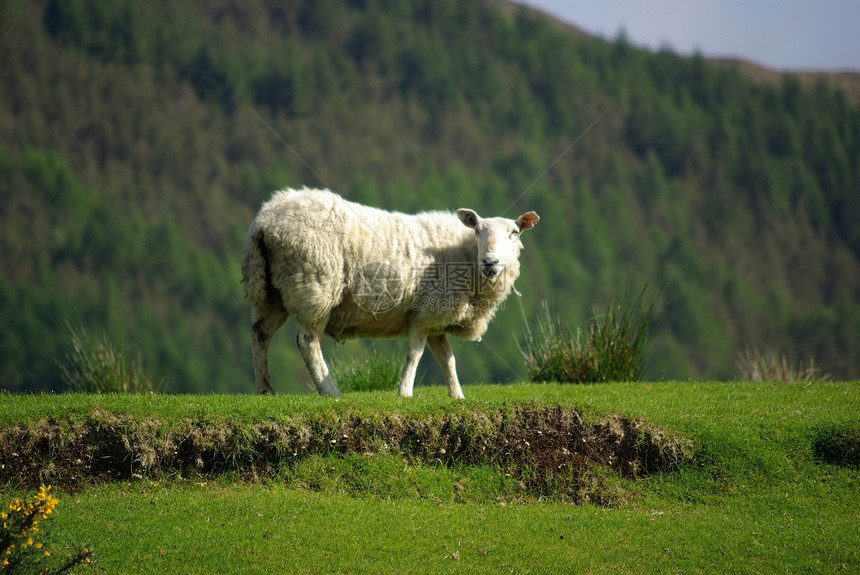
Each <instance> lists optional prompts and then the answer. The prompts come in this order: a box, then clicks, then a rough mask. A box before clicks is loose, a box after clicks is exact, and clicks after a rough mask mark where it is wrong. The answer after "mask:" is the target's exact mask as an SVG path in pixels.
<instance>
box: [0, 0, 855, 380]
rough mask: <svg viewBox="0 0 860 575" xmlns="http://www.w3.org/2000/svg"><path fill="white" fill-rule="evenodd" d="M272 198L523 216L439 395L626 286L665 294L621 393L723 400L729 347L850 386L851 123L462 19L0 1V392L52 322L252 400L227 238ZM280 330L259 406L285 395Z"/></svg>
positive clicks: (828, 104)
mask: <svg viewBox="0 0 860 575" xmlns="http://www.w3.org/2000/svg"><path fill="white" fill-rule="evenodd" d="M300 185H310V186H317V187H330V188H332V189H334V190H336V191H338V192H339V193H341V194H342V195H344V196H345V197H347V198H350V199H354V200H358V201H362V202H365V203H370V204H373V205H376V206H380V207H384V208H388V209H397V210H405V211H417V210H424V209H438V208H457V207H461V206H469V207H472V208H474V209H476V210H477V211H478V212H479V213H481V214H487V215H489V214H493V215H507V216H509V217H515V216H516V215H517V214H519V213H521V212H523V211H526V210H529V209H534V210H536V211H537V212H538V213H539V214H540V215H541V218H542V219H541V223H540V225H539V226H538V227H537V228H536V229H535V230H534V231H533V232H530V233H529V236H530V237H526V238H525V243H526V250H525V251H524V253H523V273H522V276H521V278H520V280H519V281H518V284H517V288H518V289H519V291H520V292H522V293H523V297H522V298H519V299H518V298H516V297H513V298H512V299H511V300H509V301H508V302H507V305H506V307H505V309H504V310H502V311H501V312H500V313H499V315H498V316H497V319H496V321H495V323H494V325H493V326H491V328H490V331H489V332H488V334H487V336H486V337H485V338H484V342H482V343H481V344H477V345H475V344H467V343H464V344H462V345H459V344H456V343H455V345H454V348H455V353H457V356H458V365H459V369H460V372H461V379H462V380H463V381H464V382H466V383H467V384H468V382H474V381H486V382H494V381H511V380H515V379H521V378H523V377H524V376H525V369H524V367H523V365H522V362H520V361H519V359H518V352H517V350H516V343H515V340H514V337H515V335H520V334H521V332H522V328H521V326H522V317H523V314H525V316H526V317H529V318H531V317H534V316H535V315H536V314H537V313H538V310H539V307H540V302H541V300H544V299H546V300H551V301H552V303H553V306H554V308H555V309H556V310H557V311H558V312H559V313H560V314H562V315H563V316H564V317H566V318H569V320H570V321H571V322H572V323H583V322H584V321H586V320H587V319H588V318H589V315H590V313H591V306H592V304H594V303H600V302H604V301H606V300H607V299H608V298H609V297H610V296H612V295H613V294H617V293H618V292H620V291H623V290H625V289H626V288H627V287H628V286H633V288H638V287H640V286H642V285H643V284H644V283H645V282H646V281H648V280H652V281H653V282H654V283H655V284H657V285H664V284H665V288H664V290H663V294H662V300H661V306H660V312H661V317H662V321H661V323H660V325H659V326H658V327H657V330H656V332H655V339H654V343H653V345H652V346H651V348H650V350H649V355H648V359H649V371H648V375H649V376H650V377H656V378H663V377H667V378H688V377H708V378H730V377H733V375H734V373H733V367H732V363H733V358H734V356H735V353H736V352H737V351H738V350H741V349H744V348H746V347H748V346H758V347H759V348H763V349H765V348H767V349H774V350H777V351H779V352H781V353H787V354H789V355H791V356H792V357H794V358H796V359H808V358H810V357H814V358H815V360H816V363H817V364H819V365H821V366H822V367H823V369H824V370H825V371H827V372H828V373H830V374H831V375H832V376H834V377H836V378H857V377H860V358H858V356H857V354H856V350H857V349H860V225H858V222H860V108H858V106H857V105H856V104H851V103H849V102H848V100H846V98H845V96H844V95H843V94H842V93H841V92H838V91H835V90H833V89H831V88H829V87H828V86H827V85H825V84H823V83H821V84H818V85H816V86H815V87H813V88H808V87H806V86H805V85H802V84H801V82H800V81H798V79H797V78H795V77H792V76H785V77H784V78H783V79H782V81H781V82H780V83H778V84H775V85H772V84H767V83H764V84H763V83H756V82H752V81H749V80H747V79H746V78H745V77H744V76H743V75H742V74H741V72H740V71H738V70H737V69H736V68H727V67H725V66H715V65H712V64H710V63H709V62H707V61H706V60H704V59H703V58H701V57H694V58H682V57H679V56H677V55H676V54H673V53H671V52H661V53H651V52H647V51H643V50H640V49H638V48H636V47H634V46H631V45H629V44H628V43H627V42H626V40H625V39H624V38H623V37H621V38H619V39H618V40H616V41H615V42H606V41H603V40H599V39H594V38H588V37H585V36H583V35H581V34H572V33H571V32H570V31H567V30H565V29H564V28H562V27H559V26H557V25H556V24H555V23H553V22H552V21H550V20H548V19H546V18H545V17H543V16H540V15H538V14H534V13H532V12H529V11H526V10H523V9H520V8H517V7H516V6H513V5H511V4H508V3H502V2H497V1H489V0H487V1H481V0H474V1H470V2H460V1H458V0H424V1H417V0H410V1H407V2H392V1H387V0H377V1H373V0H341V1H337V0H326V1H310V0H308V1H306V2H293V1H285V2H270V1H266V0H248V1H244V2H238V1H229V0H225V1H223V2H215V3H191V2H182V1H171V2H167V1H156V2H149V3H132V2H123V1H113V0H112V1H106V0H45V1H36V0H34V1H29V2H28V1H18V0H9V1H7V2H3V3H2V5H0V205H2V208H0V318H2V325H3V328H4V329H3V330H2V331H0V366H2V375H0V388H2V389H5V390H10V391H22V390H35V389H53V390H59V389H62V382H61V380H60V377H59V370H58V368H57V366H56V361H57V360H58V359H62V357H63V356H64V355H65V354H66V353H68V351H70V350H69V348H70V340H71V337H70V334H69V330H68V329H67V327H66V323H67V322H68V323H69V324H71V325H72V326H75V325H78V324H83V325H85V326H87V327H88V328H89V329H98V330H103V331H104V332H106V333H107V334H108V336H109V337H110V338H111V339H113V340H114V341H116V342H118V343H121V344H122V345H124V346H125V347H126V348H127V349H129V350H134V352H135V353H136V352H137V351H139V352H140V353H141V356H142V357H143V359H144V362H145V363H146V365H147V366H148V367H149V368H150V370H151V371H153V372H154V373H155V374H156V376H158V377H160V376H163V377H164V378H165V380H166V384H167V389H168V390H170V391H177V392H179V391H238V392H251V391H252V390H253V375H252V369H251V362H250V355H251V353H250V341H249V324H250V308H249V306H248V305H247V304H246V303H245V302H244V301H243V297H242V288H241V285H240V283H239V282H240V279H241V274H240V271H239V269H240V260H241V253H242V248H243V242H244V234H245V230H246V229H247V226H248V224H249V223H250V221H251V219H252V218H253V216H254V213H255V212H256V210H257V209H258V208H259V205H260V203H261V202H262V201H264V200H265V199H266V198H267V197H268V195H269V194H270V193H271V192H272V191H273V190H274V189H277V188H282V187H287V186H300ZM293 334H294V328H293V326H292V325H291V324H288V325H287V326H286V328H285V329H284V330H283V332H282V333H281V334H279V335H278V336H277V337H276V345H275V347H274V348H273V352H272V359H271V362H272V371H273V377H274V383H275V387H276V390H278V391H287V390H300V389H304V388H305V384H304V382H305V381H308V378H307V376H306V374H305V373H304V366H303V365H302V363H301V361H300V359H299V357H298V353H297V352H296V351H295V349H294V335H293ZM364 345H365V344H362V343H348V344H346V345H344V346H338V349H337V353H338V354H354V355H358V354H360V353H362V350H363V349H364V347H363V346H364ZM376 345H389V346H396V345H397V344H396V343H389V344H376ZM401 345H402V344H401ZM332 347H333V344H331V343H330V342H328V343H326V344H325V347H324V349H325V351H326V352H327V353H328V352H330V351H331V348H332ZM427 355H428V356H429V355H430V354H427ZM431 363H432V359H430V360H429V362H428V363H427V366H428V368H429V372H428V375H427V378H426V380H427V381H433V380H435V379H438V378H439V376H438V373H437V372H436V371H435V368H434V367H432V365H431ZM466 392H467V394H468V389H467V390H466Z"/></svg>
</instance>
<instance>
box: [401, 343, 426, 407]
mask: <svg viewBox="0 0 860 575" xmlns="http://www.w3.org/2000/svg"><path fill="white" fill-rule="evenodd" d="M426 343H427V334H426V333H424V332H421V331H418V330H410V331H409V354H408V355H407V356H406V367H404V368H403V376H402V377H401V378H400V396H401V397H412V388H413V386H414V385H415V373H416V372H417V371H418V362H419V361H421V356H422V355H423V354H424V344H426Z"/></svg>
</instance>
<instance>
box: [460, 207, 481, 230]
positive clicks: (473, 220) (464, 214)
mask: <svg viewBox="0 0 860 575" xmlns="http://www.w3.org/2000/svg"><path fill="white" fill-rule="evenodd" d="M457 215H458V216H460V221H461V222H463V225H464V226H466V227H469V228H476V227H478V223H480V221H481V217H480V216H479V215H478V214H477V213H475V212H474V211H473V210H467V209H466V208H460V209H459V210H457Z"/></svg>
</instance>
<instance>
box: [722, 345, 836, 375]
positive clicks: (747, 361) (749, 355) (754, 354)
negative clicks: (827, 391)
mask: <svg viewBox="0 0 860 575" xmlns="http://www.w3.org/2000/svg"><path fill="white" fill-rule="evenodd" d="M735 368H736V369H737V370H738V374H739V376H740V378H741V379H742V380H746V381H754V382H780V383H791V382H795V381H801V382H808V383H815V382H822V381H827V380H828V379H830V376H829V375H828V374H826V373H822V372H821V369H820V368H818V367H817V366H816V365H815V360H814V359H810V360H809V363H808V364H804V363H803V362H802V361H801V362H800V363H798V364H797V365H795V364H794V363H793V362H791V361H790V360H789V359H788V357H787V356H786V355H778V354H777V353H776V352H774V351H767V352H764V353H762V352H760V351H759V350H758V349H757V348H747V349H745V350H744V351H742V352H739V353H738V355H737V358H736V359H735Z"/></svg>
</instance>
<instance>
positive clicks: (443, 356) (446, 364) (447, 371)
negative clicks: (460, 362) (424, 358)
mask: <svg viewBox="0 0 860 575" xmlns="http://www.w3.org/2000/svg"><path fill="white" fill-rule="evenodd" d="M427 345H428V346H429V347H430V351H432V352H433V355H434V356H435V357H436V361H437V362H438V363H439V367H441V368H442V373H443V374H444V375H445V383H446V384H447V385H448V395H449V396H450V397H454V398H457V399H462V398H463V397H465V396H464V395H463V390H462V389H461V388H460V380H458V379H457V363H456V361H455V360H454V351H453V350H452V349H451V344H450V343H448V338H447V337H446V336H445V334H442V335H433V336H430V337H429V338H427Z"/></svg>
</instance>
